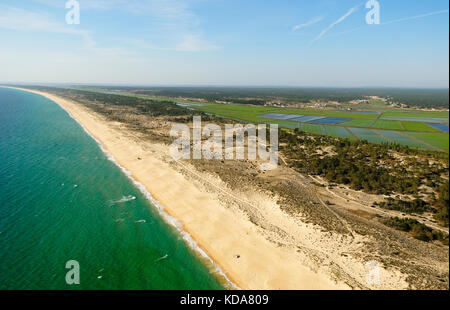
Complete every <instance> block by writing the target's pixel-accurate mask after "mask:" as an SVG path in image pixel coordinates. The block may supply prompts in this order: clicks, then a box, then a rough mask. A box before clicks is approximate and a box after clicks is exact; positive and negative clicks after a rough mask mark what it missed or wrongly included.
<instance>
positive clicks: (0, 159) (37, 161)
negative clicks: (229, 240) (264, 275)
mask: <svg viewBox="0 0 450 310" xmlns="http://www.w3.org/2000/svg"><path fill="white" fill-rule="evenodd" d="M69 260H76V261H78V262H79V264H80V285H72V286H69V285H68V284H67V283H66V281H65V277H66V273H67V272H68V271H69V270H68V269H66V268H65V266H66V262H67V261H69ZM206 266H207V259H205V258H202V257H201V256H200V255H198V253H197V252H196V251H194V250H193V249H192V248H191V247H189V246H188V245H187V243H186V242H185V241H184V240H183V238H182V235H181V234H180V233H179V232H178V231H177V230H176V229H175V228H174V227H172V226H171V225H169V224H168V223H167V222H166V221H164V220H163V219H162V217H161V215H160V214H159V212H158V210H157V209H156V208H155V207H154V206H152V205H151V204H150V202H149V201H148V200H147V199H146V198H145V196H144V195H143V194H142V193H141V192H140V191H139V190H138V188H137V187H136V186H135V185H134V184H133V182H132V181H131V180H130V179H128V178H127V177H126V175H125V174H124V173H123V172H122V171H121V170H120V169H119V167H117V166H116V165H115V164H114V163H113V162H111V161H109V160H108V159H107V157H106V155H105V154H104V153H103V152H102V151H101V149H100V147H99V146H98V144H97V143H96V142H95V141H94V140H93V139H92V138H91V137H90V136H89V135H87V134H86V133H85V132H84V130H83V129H82V127H81V126H80V125H79V124H78V123H76V121H74V120H73V119H72V118H70V116H69V115H68V114H67V113H66V112H65V111H64V110H63V109H61V108H60V107H59V106H58V105H57V104H56V103H54V102H52V101H50V100H48V99H46V98H44V97H41V96H39V95H35V94H30V93H26V92H23V91H18V90H11V89H5V88H0V289H221V288H223V285H221V284H220V283H223V282H222V281H221V280H219V278H220V277H218V276H217V273H215V272H211V271H210V270H212V268H207V267H206ZM210 267H211V266H210Z"/></svg>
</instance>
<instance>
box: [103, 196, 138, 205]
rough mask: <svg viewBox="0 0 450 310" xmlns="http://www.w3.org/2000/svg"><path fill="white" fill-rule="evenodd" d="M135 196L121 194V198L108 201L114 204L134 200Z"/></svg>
mask: <svg viewBox="0 0 450 310" xmlns="http://www.w3.org/2000/svg"><path fill="white" fill-rule="evenodd" d="M135 199H136V197H134V196H132V195H128V196H122V198H120V199H117V200H111V201H110V202H109V203H110V204H111V205H114V204H116V203H124V202H128V201H132V200H135Z"/></svg>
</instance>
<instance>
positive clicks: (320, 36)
mask: <svg viewBox="0 0 450 310" xmlns="http://www.w3.org/2000/svg"><path fill="white" fill-rule="evenodd" d="M358 8H359V6H355V7H353V8H351V9H350V10H349V11H348V12H347V13H345V14H344V15H343V16H341V17H340V18H339V19H338V20H337V21H335V22H333V23H331V24H330V25H329V26H328V27H326V28H325V29H323V30H322V32H320V33H319V35H318V36H317V37H315V38H314V40H312V41H311V44H312V43H314V42H315V41H317V40H319V39H320V38H322V37H323V36H324V35H325V34H326V33H327V32H328V31H330V30H331V29H333V27H334V26H336V25H337V24H339V23H341V22H343V21H344V20H345V19H346V18H347V17H349V16H350V15H352V14H353V13H354V12H356V11H357V10H358Z"/></svg>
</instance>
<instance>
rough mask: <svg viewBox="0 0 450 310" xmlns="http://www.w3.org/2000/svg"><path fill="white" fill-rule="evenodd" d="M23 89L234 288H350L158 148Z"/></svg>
mask: <svg viewBox="0 0 450 310" xmlns="http://www.w3.org/2000/svg"><path fill="white" fill-rule="evenodd" d="M22 90H24V91H28V92H33V93H36V94H39V95H42V96H44V97H46V98H48V99H50V100H52V101H54V102H56V103H57V104H58V105H60V106H61V107H62V108H63V109H65V110H66V111H67V112H68V113H69V114H70V115H71V116H72V117H73V118H74V119H76V120H77V121H78V122H79V123H80V124H82V125H83V126H84V128H85V129H86V130H87V131H88V132H89V133H90V134H91V135H92V136H93V137H95V138H96V139H97V140H98V141H99V142H100V143H101V144H102V146H103V148H104V149H105V150H107V151H108V153H110V154H111V155H112V156H113V157H114V159H115V160H116V161H117V162H118V163H119V164H120V165H121V166H122V167H124V168H125V169H127V170H128V171H130V172H131V175H132V177H133V178H134V179H135V180H137V181H138V182H140V183H142V184H143V185H144V186H145V188H146V189H147V190H148V191H149V192H150V193H151V195H152V196H153V197H154V198H155V199H156V200H157V201H158V202H159V203H160V204H161V205H162V206H163V208H164V211H165V212H166V213H168V214H169V215H170V216H172V217H174V218H175V219H177V220H178V221H179V223H180V225H181V227H182V229H183V230H184V231H185V232H187V233H188V234H189V235H190V236H191V238H192V239H193V240H194V241H195V242H196V243H197V244H198V246H199V247H200V248H201V249H202V250H203V251H204V252H206V253H207V255H208V256H209V257H210V258H211V259H212V260H213V261H214V264H216V265H217V266H218V267H219V268H220V269H221V270H222V271H223V272H224V273H225V274H226V276H227V277H228V279H230V280H231V282H232V283H234V284H235V285H236V286H237V287H239V288H241V289H258V290H266V289H267V290H269V289H288V290H291V289H348V288H350V287H349V286H348V285H346V284H345V283H339V282H336V281H334V280H333V279H331V278H330V277H329V276H328V275H327V274H322V273H319V272H314V271H312V270H311V269H310V268H308V267H306V266H304V265H303V264H302V263H301V262H300V260H299V257H298V256H297V254H296V252H295V251H292V250H291V249H286V248H283V247H280V246H277V245H276V244H275V243H273V242H270V241H268V240H267V238H265V237H264V236H263V235H262V234H261V233H260V232H259V230H258V227H256V226H255V225H254V224H252V223H251V222H250V221H249V220H248V219H247V218H246V217H245V216H244V215H243V214H242V213H240V212H238V211H236V210H233V209H230V208H227V207H226V206H225V205H224V204H223V203H221V201H220V200H219V199H217V195H214V194H212V193H206V192H204V191H201V190H200V189H199V188H198V187H197V186H195V185H194V184H193V183H192V182H190V181H189V180H188V179H187V178H185V176H184V175H183V174H181V173H179V172H178V171H177V170H176V169H174V168H173V167H172V166H171V165H170V164H169V163H168V162H166V161H165V160H161V157H160V156H155V152H156V151H157V150H158V148H156V149H155V148H153V149H149V148H148V145H144V143H138V142H137V141H136V139H133V138H131V137H130V136H129V135H127V134H126V133H125V132H120V131H118V130H117V128H114V126H112V125H111V124H108V123H107V122H105V121H104V120H102V119H101V118H100V117H99V116H98V115H94V113H93V112H91V111H89V110H87V109H86V108H85V107H83V106H81V105H79V104H76V103H74V102H71V101H68V100H65V99H63V98H60V97H57V96H55V95H52V94H49V93H43V92H40V91H32V90H28V89H22ZM160 151H161V152H164V150H162V149H160ZM236 255H238V256H239V258H237V256H236Z"/></svg>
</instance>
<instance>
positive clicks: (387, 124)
mask: <svg viewBox="0 0 450 310" xmlns="http://www.w3.org/2000/svg"><path fill="white" fill-rule="evenodd" d="M371 128H377V129H389V130H403V126H402V125H401V124H400V122H398V121H385V120H381V119H379V120H377V121H376V122H375V123H374V124H373V125H372V126H371Z"/></svg>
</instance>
